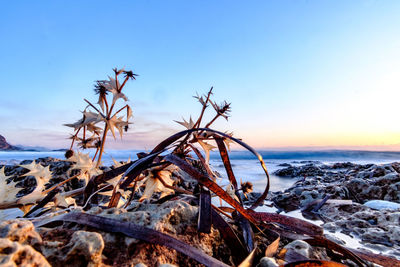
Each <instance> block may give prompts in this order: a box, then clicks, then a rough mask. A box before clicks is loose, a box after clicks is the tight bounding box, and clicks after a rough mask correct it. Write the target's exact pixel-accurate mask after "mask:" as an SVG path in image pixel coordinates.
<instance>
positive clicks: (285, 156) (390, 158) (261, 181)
mask: <svg viewBox="0 0 400 267" xmlns="http://www.w3.org/2000/svg"><path fill="white" fill-rule="evenodd" d="M138 152H142V151H139V150H107V151H106V153H105V154H104V155H103V158H102V161H103V165H113V164H114V162H113V160H116V161H127V160H129V159H130V160H135V159H136V158H137V157H136V154H137V153H138ZM258 153H260V155H261V156H262V157H263V159H264V161H265V164H266V166H267V169H268V172H269V174H270V177H271V183H270V190H271V191H281V190H284V189H285V188H288V187H290V186H291V185H292V184H293V183H294V182H296V180H295V179H293V178H283V177H278V176H275V175H274V174H273V173H274V172H275V171H276V170H278V169H280V168H284V166H282V164H284V163H288V164H291V165H293V166H296V165H297V166H298V165H303V164H308V163H315V164H333V163H336V162H352V163H358V164H368V163H375V164H384V163H390V162H397V161H400V152H391V151H388V152H385V151H379V152H377V151H356V150H323V151H321V150H319V151H272V150H261V151H258ZM90 154H91V153H90ZM42 157H53V158H58V159H64V152H63V151H0V165H4V164H10V165H12V164H19V163H20V162H21V161H23V160H34V159H37V158H42ZM229 158H230V160H231V163H232V168H233V171H234V173H235V176H236V178H237V180H239V181H240V180H242V181H243V182H245V181H250V182H252V183H253V185H254V190H255V191H259V192H261V191H263V190H264V188H265V185H266V179H265V177H266V176H265V173H264V171H263V169H262V168H261V165H260V163H259V161H258V160H257V158H256V157H255V156H254V155H253V154H251V153H250V152H248V151H240V150H236V151H231V152H230V153H229ZM210 165H211V167H212V169H213V170H216V171H217V172H218V173H219V174H220V175H221V177H222V179H221V181H220V184H221V185H225V184H226V185H227V179H226V174H225V169H224V165H223V163H222V161H221V158H220V156H219V154H218V153H217V152H211V155H210Z"/></svg>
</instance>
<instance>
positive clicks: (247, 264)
mask: <svg viewBox="0 0 400 267" xmlns="http://www.w3.org/2000/svg"><path fill="white" fill-rule="evenodd" d="M255 255H256V248H254V249H253V250H252V251H251V253H250V254H249V255H248V256H247V257H246V258H245V259H244V261H243V262H242V263H241V264H239V266H238V267H251V266H253V261H254V258H255Z"/></svg>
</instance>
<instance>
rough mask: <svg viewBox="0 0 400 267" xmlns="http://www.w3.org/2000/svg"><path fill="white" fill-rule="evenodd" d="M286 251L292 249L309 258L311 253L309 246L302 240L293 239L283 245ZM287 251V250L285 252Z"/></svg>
mask: <svg viewBox="0 0 400 267" xmlns="http://www.w3.org/2000/svg"><path fill="white" fill-rule="evenodd" d="M283 248H284V249H286V251H289V250H292V251H294V252H296V253H297V254H300V255H302V256H304V257H306V258H309V257H310V256H311V253H312V248H311V246H310V245H309V244H308V243H307V242H305V241H303V240H295V241H293V242H291V243H289V244H287V245H286V246H284V247H283ZM286 253H288V252H286Z"/></svg>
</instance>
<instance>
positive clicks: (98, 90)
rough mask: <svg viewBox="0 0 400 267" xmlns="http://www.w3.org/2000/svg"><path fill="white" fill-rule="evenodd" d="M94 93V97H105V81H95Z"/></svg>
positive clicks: (106, 92) (106, 91)
mask: <svg viewBox="0 0 400 267" xmlns="http://www.w3.org/2000/svg"><path fill="white" fill-rule="evenodd" d="M94 92H95V94H96V95H100V96H102V97H105V96H106V95H107V94H108V90H107V88H106V86H105V81H103V80H98V81H96V84H95V85H94Z"/></svg>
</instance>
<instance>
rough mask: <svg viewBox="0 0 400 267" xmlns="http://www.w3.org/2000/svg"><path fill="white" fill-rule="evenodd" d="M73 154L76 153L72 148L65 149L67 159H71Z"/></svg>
mask: <svg viewBox="0 0 400 267" xmlns="http://www.w3.org/2000/svg"><path fill="white" fill-rule="evenodd" d="M73 155H74V151H73V150H71V149H68V150H67V151H65V154H64V156H65V158H66V159H69V158H70V157H72V156H73Z"/></svg>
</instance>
